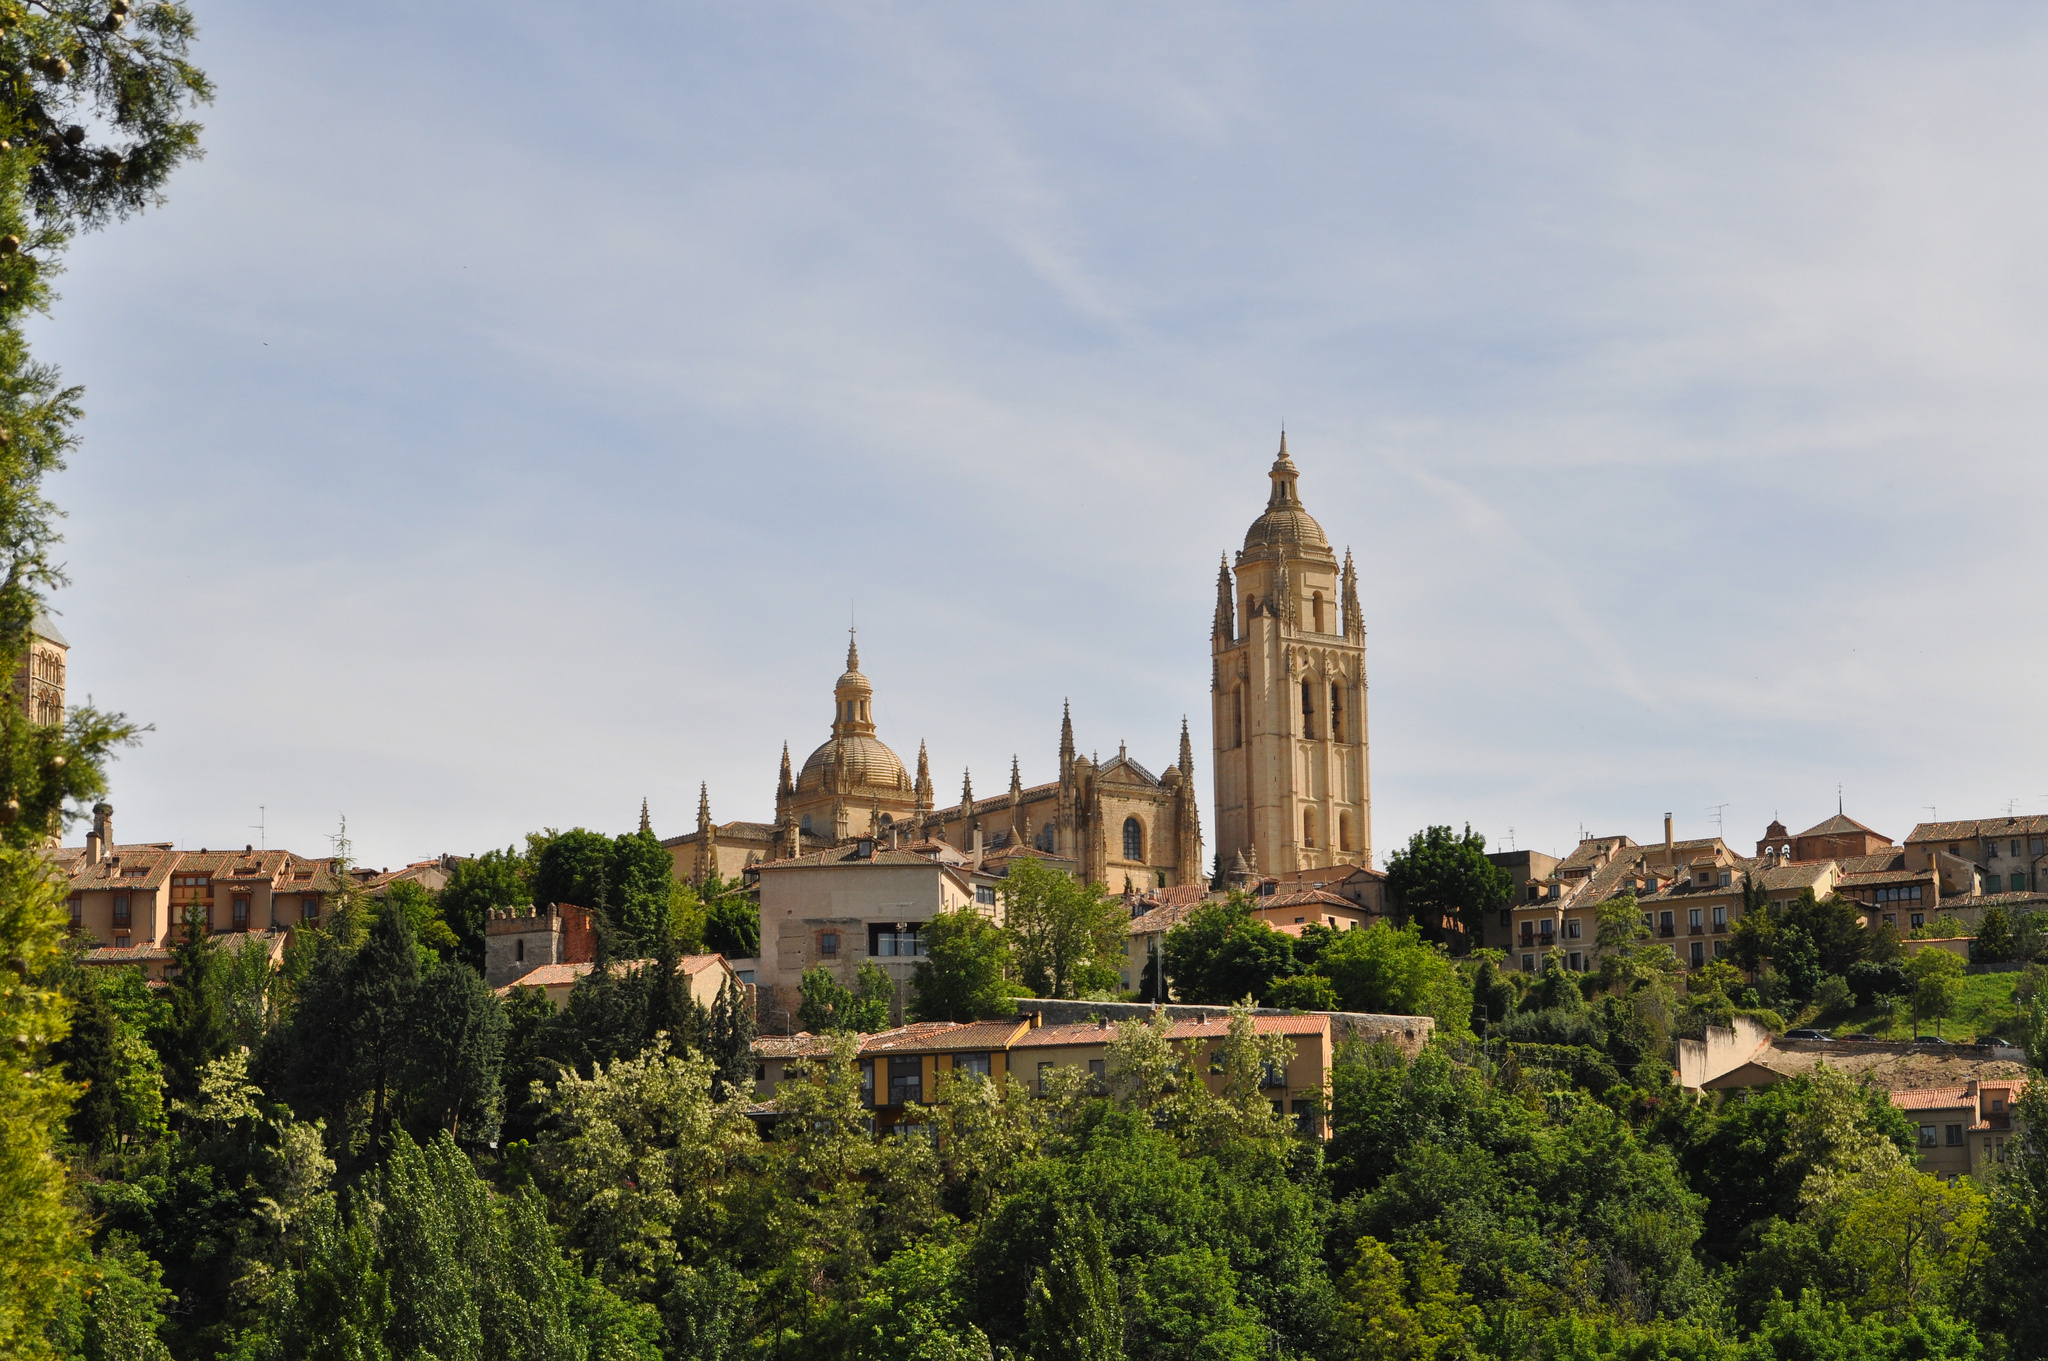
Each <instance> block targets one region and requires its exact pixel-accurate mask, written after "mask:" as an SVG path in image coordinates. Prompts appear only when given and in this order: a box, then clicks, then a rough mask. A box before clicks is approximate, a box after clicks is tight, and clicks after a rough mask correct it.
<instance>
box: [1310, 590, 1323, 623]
mask: <svg viewBox="0 0 2048 1361" xmlns="http://www.w3.org/2000/svg"><path fill="white" fill-rule="evenodd" d="M1309 612H1310V613H1311V614H1313V615H1314V616H1315V621H1316V632H1317V633H1321V632H1322V631H1323V593H1322V592H1321V591H1317V592H1316V593H1315V595H1314V596H1313V597H1312V598H1311V599H1310V601H1309Z"/></svg>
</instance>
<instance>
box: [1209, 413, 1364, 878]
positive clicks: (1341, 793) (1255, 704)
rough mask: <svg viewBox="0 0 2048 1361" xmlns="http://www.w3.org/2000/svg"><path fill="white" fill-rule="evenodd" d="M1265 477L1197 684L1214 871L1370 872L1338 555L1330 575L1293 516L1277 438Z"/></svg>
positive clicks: (1307, 523) (1355, 657)
mask: <svg viewBox="0 0 2048 1361" xmlns="http://www.w3.org/2000/svg"><path fill="white" fill-rule="evenodd" d="M1267 476H1268V477H1269V478H1270V479H1271V480H1272V484H1273V486H1272V492H1271V494H1270V495H1269V496H1268V498H1267V501H1266V512H1265V514H1263V515H1261V516H1259V518H1258V519H1256V520H1254V521H1253V522H1252V526H1251V528H1250V530H1248V531H1247V532H1246V534H1245V539H1244V548H1243V549H1242V550H1241V551H1240V552H1239V553H1238V555H1237V561H1236V571H1235V580H1233V574H1232V568H1231V565H1230V564H1228V563H1226V564H1225V565H1224V566H1223V568H1222V570H1221V572H1220V573H1219V575H1218V577H1217V582H1216V619H1215V626H1214V629H1213V630H1212V636H1211V652H1212V656H1213V667H1212V672H1211V677H1210V691H1211V697H1212V714H1211V719H1212V723H1213V730H1214V734H1215V782H1216V843H1217V853H1218V857H1219V860H1220V862H1221V863H1222V864H1223V865H1224V866H1225V867H1226V872H1229V871H1231V870H1235V869H1236V868H1237V861H1238V859H1239V857H1243V858H1244V860H1245V867H1246V868H1248V869H1249V870H1250V871H1252V872H1254V873H1256V872H1260V871H1263V872H1265V873H1268V874H1270V873H1274V872H1285V871H1290V870H1299V869H1309V868H1317V867H1321V866H1326V865H1339V864H1343V865H1370V864H1371V863H1372V779H1371V767H1370V763H1369V761H1368V745H1367V723H1366V679H1365V621H1364V616H1363V613H1362V612H1361V610H1360V608H1359V603H1358V573H1357V571H1356V569H1354V568H1353V566H1352V564H1351V555H1350V554H1349V553H1348V552H1347V553H1346V554H1345V555H1344V562H1343V565H1342V566H1341V568H1340V567H1339V565H1338V562H1337V555H1336V553H1335V552H1333V551H1332V550H1331V548H1330V541H1329V539H1328V538H1327V537H1325V535H1324V534H1323V529H1322V526H1321V525H1319V524H1317V523H1316V521H1315V519H1314V518H1313V517H1312V516H1310V515H1309V513H1308V511H1307V510H1306V509H1304V508H1303V506H1302V502H1301V495H1300V492H1299V490H1298V488H1297V481H1298V479H1299V477H1300V472H1299V470H1298V469H1296V467H1295V466H1294V462H1293V460H1292V459H1290V458H1289V457H1288V456H1287V437H1286V436H1285V435H1284V434H1283V435H1282V436H1281V437H1280V454H1279V457H1278V458H1276V459H1275V460H1274V462H1273V467H1272V469H1271V471H1270V472H1269V473H1268V474H1267Z"/></svg>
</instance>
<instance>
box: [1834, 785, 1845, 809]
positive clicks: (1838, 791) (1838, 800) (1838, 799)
mask: <svg viewBox="0 0 2048 1361" xmlns="http://www.w3.org/2000/svg"><path fill="white" fill-rule="evenodd" d="M1835 814H1836V816H1837V817H1841V816H1846V815H1845V814H1843V812H1842V785H1841V782H1840V781H1839V780H1838V781H1836V782H1835Z"/></svg>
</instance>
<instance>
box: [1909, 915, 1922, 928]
mask: <svg viewBox="0 0 2048 1361" xmlns="http://www.w3.org/2000/svg"><path fill="white" fill-rule="evenodd" d="M1907 920H1908V921H1910V922H1912V923H1913V925H1914V926H1915V927H1916V928H1917V927H1922V926H1925V925H1927V914H1926V913H1925V912H1915V913H1914V914H1913V915H1912V916H1910V917H1908V918H1907Z"/></svg>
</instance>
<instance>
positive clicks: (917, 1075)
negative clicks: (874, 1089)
mask: <svg viewBox="0 0 2048 1361" xmlns="http://www.w3.org/2000/svg"><path fill="white" fill-rule="evenodd" d="M922 1100H924V1060H923V1059H922V1058H919V1057H918V1056H917V1055H915V1054H912V1055H911V1056H910V1057H909V1058H891V1059H890V1060H889V1104H890V1105H892V1106H900V1105H902V1104H903V1103H904V1102H906V1101H922Z"/></svg>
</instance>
